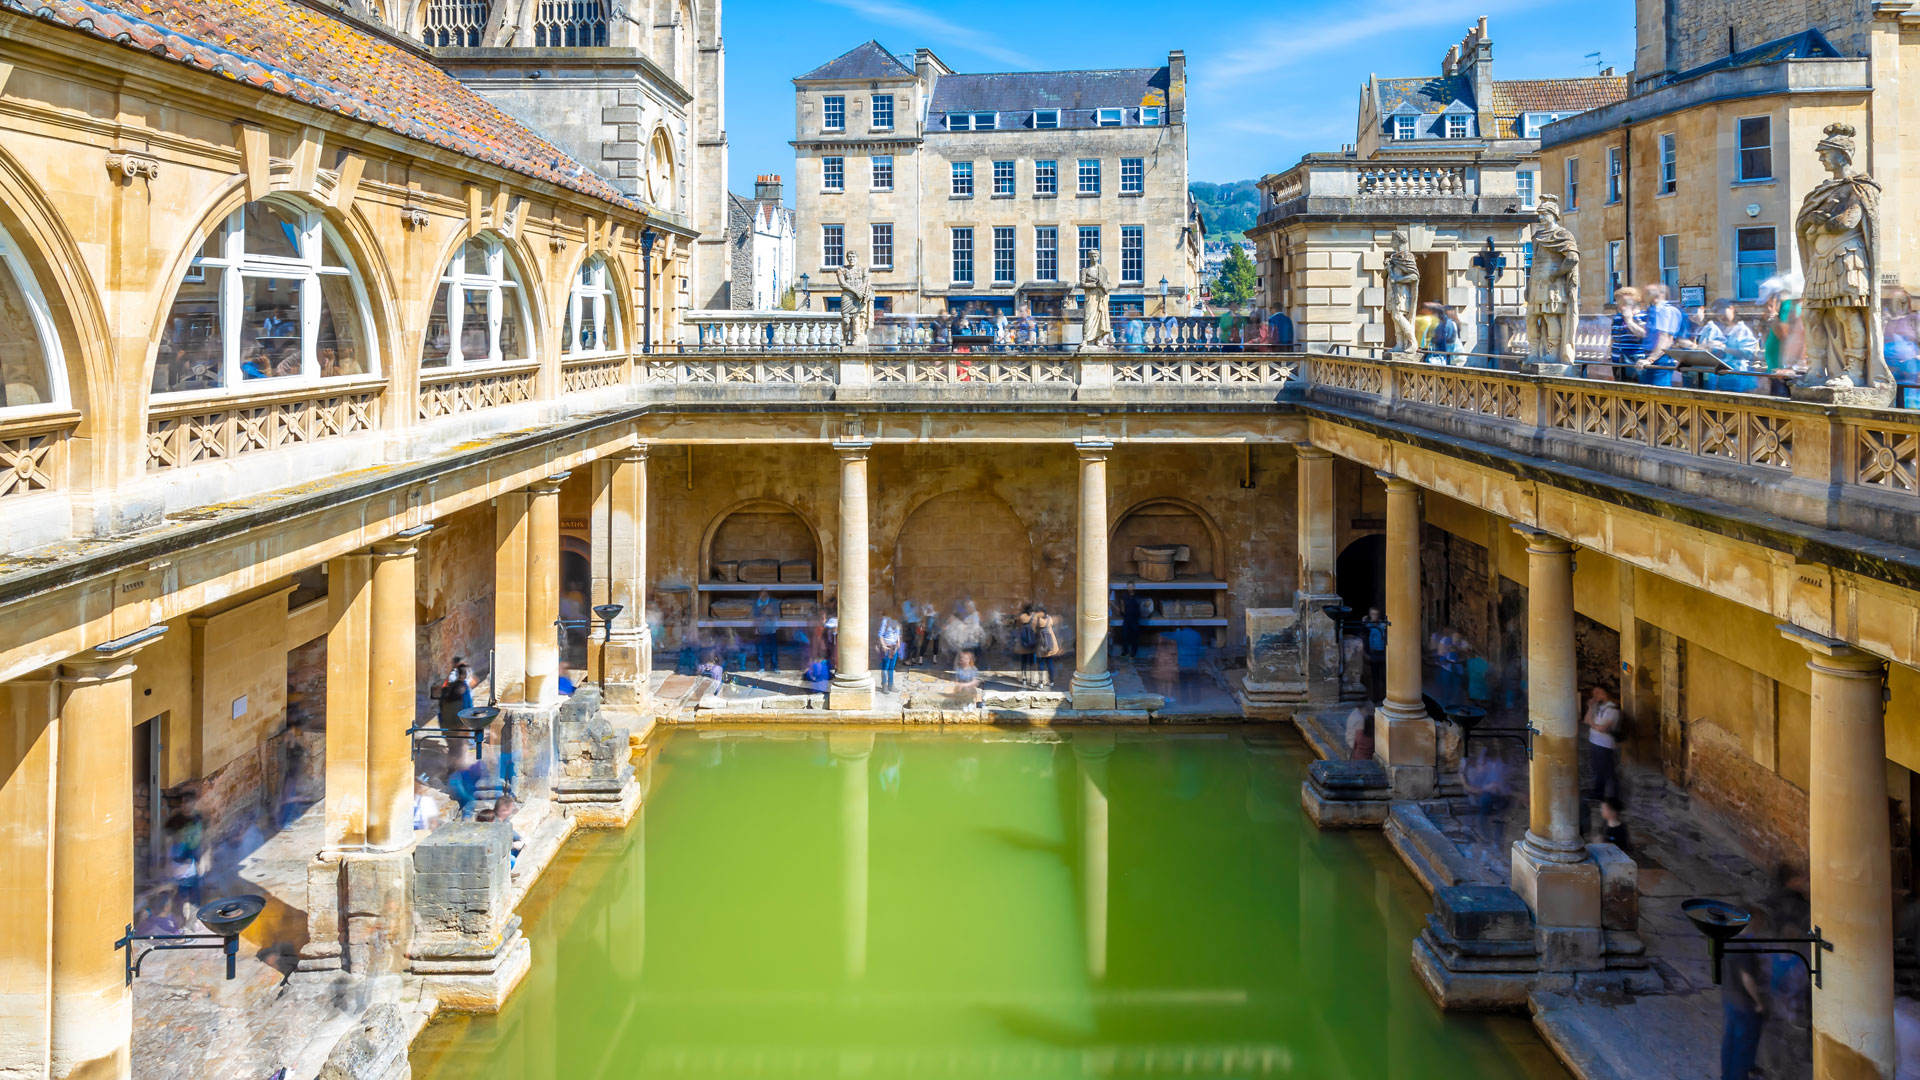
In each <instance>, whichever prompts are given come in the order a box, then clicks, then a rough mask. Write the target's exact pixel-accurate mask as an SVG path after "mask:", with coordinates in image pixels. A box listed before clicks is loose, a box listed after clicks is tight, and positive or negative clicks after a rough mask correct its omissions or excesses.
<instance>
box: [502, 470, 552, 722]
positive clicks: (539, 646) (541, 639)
mask: <svg viewBox="0 0 1920 1080" xmlns="http://www.w3.org/2000/svg"><path fill="white" fill-rule="evenodd" d="M567 475H568V474H567V473H560V474H559V475H557V476H549V477H547V478H546V479H545V480H542V481H541V482H539V483H537V484H534V485H532V486H530V487H528V488H527V573H526V589H527V594H526V595H527V619H526V650H527V690H526V698H525V700H526V704H528V705H534V706H545V705H552V704H554V703H555V702H557V701H559V700H560V628H559V627H558V626H555V625H554V624H555V623H557V622H559V621H560V484H561V481H564V480H565V479H566V478H567ZM495 602H496V603H498V601H497V600H496V601H495Z"/></svg>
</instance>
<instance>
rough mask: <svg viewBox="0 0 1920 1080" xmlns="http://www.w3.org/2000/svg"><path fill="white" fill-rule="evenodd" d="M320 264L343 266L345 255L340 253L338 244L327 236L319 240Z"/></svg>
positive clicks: (345, 261)
mask: <svg viewBox="0 0 1920 1080" xmlns="http://www.w3.org/2000/svg"><path fill="white" fill-rule="evenodd" d="M320 265H321V266H335V267H340V268H343V269H344V268H345V267H346V265H347V260H346V257H345V256H343V255H341V254H340V245H339V244H338V243H336V242H335V241H334V239H333V238H332V237H331V236H329V237H325V238H324V239H322V240H321V242H320Z"/></svg>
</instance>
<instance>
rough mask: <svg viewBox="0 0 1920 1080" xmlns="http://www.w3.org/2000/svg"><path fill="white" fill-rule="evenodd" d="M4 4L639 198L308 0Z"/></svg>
mask: <svg viewBox="0 0 1920 1080" xmlns="http://www.w3.org/2000/svg"><path fill="white" fill-rule="evenodd" d="M0 10H5V11H13V12H18V13H22V14H25V15H29V16H38V17H40V18H42V19H45V20H47V21H50V22H53V23H57V24H59V25H62V26H66V27H68V28H70V29H73V30H76V31H79V32H81V33H85V34H90V35H92V36H94V37H96V38H99V39H101V40H103V41H113V42H117V43H119V44H122V45H124V46H125V47H127V48H130V49H138V50H140V51H143V52H150V53H152V54H153V55H155V56H159V57H161V58H162V59H167V60H174V61H178V62H180V63H183V64H186V65H188V66H191V67H197V68H200V69H203V70H206V71H210V72H213V73H214V74H216V75H220V76H223V77H225V78H229V79H233V80H235V81H241V82H246V83H248V84H250V85H253V86H257V87H260V88H261V89H263V90H266V91H268V92H270V93H274V94H278V95H281V96H283V97H288V98H293V99H294V100H297V101H303V102H306V103H308V104H310V105H314V106H317V107H319V108H323V109H329V110H331V111H334V112H338V113H342V114H345V115H347V116H353V117H357V118H359V119H361V120H365V121H366V122H368V123H370V124H374V125H376V126H378V127H382V128H386V129H387V130H389V131H393V132H396V133H398V134H400V135H404V136H406V137H408V138H411V139H418V140H420V141H421V142H426V143H431V144H433V145H435V146H439V147H443V148H445V149H448V150H452V151H454V152H456V153H460V154H465V155H466V156H468V157H471V158H475V159H478V160H480V161H485V162H489V163H491V164H494V165H498V166H500V167H502V168H505V169H511V170H513V171H514V172H517V173H521V174H523V175H525V176H530V177H534V178H535V179H539V180H544V181H547V182H549V183H553V184H557V185H559V186H561V187H564V188H569V189H571V190H573V191H577V192H580V193H581V194H583V195H590V196H592V197H594V198H597V199H603V200H605V201H607V202H610V203H617V204H619V205H622V206H626V207H629V208H632V209H638V208H639V206H638V204H637V203H635V202H633V201H632V200H630V199H628V198H627V197H626V196H624V195H622V194H621V193H620V192H619V190H618V189H616V188H614V187H613V185H611V184H609V183H607V182H606V180H604V179H602V178H601V177H600V176H598V175H597V174H595V173H594V172H593V170H591V169H589V168H587V167H586V166H585V165H582V164H581V163H580V162H578V161H575V160H574V159H573V158H571V157H568V156H567V154H566V152H565V151H563V150H561V149H560V148H558V147H556V146H554V145H553V144H552V143H550V142H548V141H547V140H546V139H545V138H542V137H541V136H540V135H539V134H537V133H536V132H534V131H533V130H532V129H530V128H528V127H526V126H525V125H524V124H521V123H520V122H519V121H517V120H515V119H513V118H512V117H510V116H508V115H507V114H506V113H504V112H502V111H501V110H500V109H499V108H497V107H496V106H494V105H493V104H492V103H491V102H488V101H487V100H486V99H485V98H482V97H481V96H480V95H479V94H476V93H474V92H473V91H472V90H470V89H468V88H467V87H466V86H464V85H462V84H461V83H460V81H459V80H458V79H455V78H454V77H453V76H451V75H449V74H447V73H446V72H445V71H442V70H441V69H440V68H439V67H437V66H436V65H435V64H434V63H433V62H432V61H430V60H427V59H425V58H423V57H420V56H418V55H415V54H414V53H412V52H409V51H408V50H406V49H404V48H401V47H400V46H398V45H396V44H394V43H393V42H390V41H385V40H382V39H380V38H377V37H374V36H373V35H370V34H367V33H365V32H364V31H361V30H359V29H358V28H356V27H353V26H351V25H349V24H347V23H345V22H342V21H340V20H338V19H333V18H329V17H328V16H327V15H326V14H325V13H323V12H320V11H316V10H314V9H312V8H309V7H306V6H305V5H303V4H300V3H297V2H296V0H55V2H52V3H49V2H48V0H0Z"/></svg>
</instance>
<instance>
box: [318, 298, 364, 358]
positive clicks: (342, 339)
mask: <svg viewBox="0 0 1920 1080" xmlns="http://www.w3.org/2000/svg"><path fill="white" fill-rule="evenodd" d="M316 351H317V352H318V354H319V363H320V376H321V377H322V378H330V377H332V376H335V375H365V374H366V373H367V354H366V343H365V341H364V339H363V338H362V337H361V333H360V303H359V301H358V299H356V298H355V297H354V295H353V283H352V282H350V281H348V280H347V279H346V278H344V277H341V276H340V275H338V274H328V275H325V276H324V277H322V278H321V279H320V340H319V343H318V349H317V350H316Z"/></svg>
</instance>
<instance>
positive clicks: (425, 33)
mask: <svg viewBox="0 0 1920 1080" xmlns="http://www.w3.org/2000/svg"><path fill="white" fill-rule="evenodd" d="M490 6H491V4H490V3H489V2H488V0H433V2H432V3H430V4H428V5H427V19H426V26H425V27H424V28H423V29H422V30H421V31H420V37H421V40H423V41H425V42H426V43H427V45H428V46H429V47H431V48H443V49H444V48H453V49H460V48H466V49H477V48H479V47H480V34H481V32H482V31H484V30H485V29H486V28H487V9H488V8H489V7H490Z"/></svg>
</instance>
